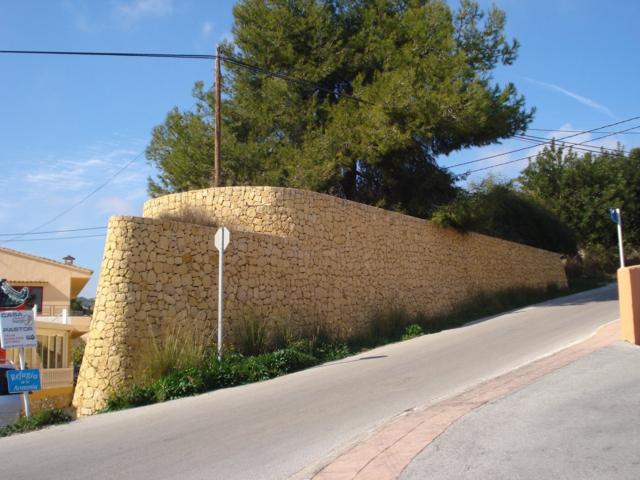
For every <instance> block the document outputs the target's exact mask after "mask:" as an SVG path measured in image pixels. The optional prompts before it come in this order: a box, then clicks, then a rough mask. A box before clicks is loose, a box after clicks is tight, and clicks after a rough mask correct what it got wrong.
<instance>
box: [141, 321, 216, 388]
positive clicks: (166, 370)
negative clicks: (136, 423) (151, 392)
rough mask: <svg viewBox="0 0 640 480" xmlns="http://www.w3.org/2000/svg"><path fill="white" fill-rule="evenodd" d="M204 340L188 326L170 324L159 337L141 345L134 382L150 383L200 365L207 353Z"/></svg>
mask: <svg viewBox="0 0 640 480" xmlns="http://www.w3.org/2000/svg"><path fill="white" fill-rule="evenodd" d="M203 337H204V336H203V335H202V332H200V331H199V330H197V329H194V328H193V325H191V324H172V325H171V326H170V327H169V328H168V329H167V330H166V331H165V332H164V333H163V334H161V335H160V336H159V337H154V338H153V339H152V340H150V341H149V342H147V343H145V344H144V346H143V347H142V349H141V350H140V354H139V357H138V361H137V365H138V368H137V370H136V371H134V373H133V378H134V381H135V382H136V383H139V384H146V383H151V382H154V381H155V380H157V379H159V378H162V377H164V376H166V375H169V374H170V373H173V372H177V371H181V370H185V369H188V368H192V367H198V366H200V365H201V364H202V362H203V361H204V359H205V358H206V356H207V354H208V352H209V348H208V347H207V346H206V345H204V341H203Z"/></svg>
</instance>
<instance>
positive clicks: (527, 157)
mask: <svg viewBox="0 0 640 480" xmlns="http://www.w3.org/2000/svg"><path fill="white" fill-rule="evenodd" d="M631 128H640V125H639V126H635V127H631ZM624 132H625V130H621V131H620V132H614V133H611V134H609V136H611V135H617V134H619V133H624ZM600 138H603V137H600ZM533 146H535V145H533ZM535 156H536V155H528V156H526V157H520V158H516V159H515V160H509V161H508V162H502V163H496V164H495V165H490V166H488V167H482V168H477V169H475V170H469V171H468V172H465V174H470V173H476V172H482V171H484V170H491V169H492V168H496V167H500V166H502V165H509V164H511V163H516V162H522V161H524V160H530V159H531V158H533V157H535ZM625 158H626V157H625Z"/></svg>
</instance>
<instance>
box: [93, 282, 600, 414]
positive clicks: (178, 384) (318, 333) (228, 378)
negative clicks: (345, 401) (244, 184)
mask: <svg viewBox="0 0 640 480" xmlns="http://www.w3.org/2000/svg"><path fill="white" fill-rule="evenodd" d="M602 284H603V282H602V281H600V280H597V279H584V278H581V279H580V280H579V282H577V283H573V284H570V286H569V288H568V289H564V290H561V289H559V288H557V287H555V286H549V287H548V288H546V289H542V290H536V289H531V288H517V289H509V290H505V291H502V292H498V293H495V294H480V295H476V296H474V297H472V298H469V299H468V300H467V301H465V302H463V303H462V304H460V305H458V306H457V307H456V308H455V309H454V310H453V311H451V312H449V313H448V314H446V315H440V316H427V315H424V314H420V313H418V314H416V315H410V314H408V313H407V312H406V311H404V310H403V309H397V308H392V309H389V310H387V311H384V312H379V313H377V314H375V315H373V316H372V317H371V322H370V329H369V331H368V332H367V334H365V335H360V336H357V337H353V338H350V339H347V340H346V341H342V340H337V339H332V338H331V336H330V335H328V333H327V331H326V329H324V328H323V327H322V326H321V325H320V324H318V325H314V326H313V327H312V328H310V330H309V331H308V332H306V333H305V335H304V336H302V337H300V338H296V337H295V336H293V335H291V334H290V332H282V331H277V330H276V336H277V338H275V341H277V344H276V349H275V350H273V351H270V352H262V353H257V354H256V353H255V352H256V351H259V350H260V349H265V348H269V347H268V346H267V345H268V342H267V340H266V339H265V333H264V332H263V331H262V330H263V326H261V325H259V324H258V320H257V319H255V318H253V317H248V318H250V320H247V322H246V328H245V334H246V335H247V338H245V340H244V343H245V345H248V346H249V347H250V351H251V352H252V353H253V354H250V355H243V354H242V353H238V352H228V353H226V354H225V355H224V356H223V357H222V359H220V360H218V358H217V355H216V352H215V351H213V350H207V351H204V353H203V355H202V356H200V357H199V360H197V361H194V358H196V357H191V359H190V362H189V365H188V366H185V364H184V363H182V364H177V363H175V362H174V367H169V366H168V365H167V364H165V363H163V365H164V366H165V370H163V372H162V374H161V375H160V377H158V378H155V379H149V380H148V381H147V382H144V383H136V384H134V385H131V386H129V387H126V388H123V389H121V390H119V391H117V392H114V393H113V394H112V395H111V397H110V398H109V400H108V402H107V406H106V407H105V408H104V409H103V410H102V412H109V411H116V410H122V409H125V408H131V407H139V406H143V405H149V404H152V403H157V402H163V401H166V400H172V399H176V398H181V397H186V396H191V395H197V394H200V393H204V392H208V391H213V390H217V389H220V388H227V387H234V386H238V385H244V384H247V383H253V382H259V381H262V380H268V379H270V378H275V377H278V376H280V375H286V374H288V373H293V372H297V371H300V370H304V369H306V368H309V367H313V366H316V365H319V364H321V363H324V362H328V361H334V360H339V359H341V358H344V357H347V356H349V355H353V354H357V353H359V352H362V351H364V350H368V349H371V348H375V347H378V346H381V345H384V344H387V343H391V342H397V341H400V340H408V339H411V338H415V337H418V336H420V335H423V334H427V333H435V332H439V331H441V330H445V329H449V328H455V327H459V326H461V325H464V324H465V323H467V322H470V321H473V320H477V319H479V318H483V317H486V316H489V315H495V314H499V313H502V312H505V311H508V310H512V309H515V308H520V307H523V306H526V305H531V304H533V303H538V302H542V301H545V300H549V299H552V298H556V297H559V296H563V295H568V294H571V293H577V292H579V291H583V290H588V289H590V288H595V287H598V286H601V285H602ZM183 339H188V336H186V337H183ZM271 345H274V339H273V338H272V342H271ZM154 348H157V349H160V350H161V349H162V348H163V347H162V344H158V345H157V346H156V347H154ZM167 349H168V350H170V351H173V352H175V351H176V346H175V341H174V340H172V341H171V344H170V345H169V346H168V347H167ZM160 357H161V358H165V355H164V354H161V355H160Z"/></svg>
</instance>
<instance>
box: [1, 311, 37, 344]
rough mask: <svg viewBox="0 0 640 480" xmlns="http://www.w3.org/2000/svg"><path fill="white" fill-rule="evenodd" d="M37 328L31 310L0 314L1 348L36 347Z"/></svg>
mask: <svg viewBox="0 0 640 480" xmlns="http://www.w3.org/2000/svg"><path fill="white" fill-rule="evenodd" d="M37 345H38V340H37V339H36V326H35V322H34V321H33V312H32V311H31V310H10V311H5V312H0V347H2V348H21V347H24V348H28V347H36V346H37Z"/></svg>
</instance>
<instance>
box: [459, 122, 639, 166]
mask: <svg viewBox="0 0 640 480" xmlns="http://www.w3.org/2000/svg"><path fill="white" fill-rule="evenodd" d="M639 118H640V116H636V117H631V118H628V119H626V120H621V121H619V122H615V123H610V124H608V125H604V126H602V127H598V128H592V129H591V130H583V131H581V132H579V133H574V134H572V135H567V136H565V137H560V138H558V139H555V141H556V142H560V141H562V140H565V139H567V138H572V137H577V136H579V135H583V134H585V133H593V132H594V131H596V130H602V129H603V128H608V127H613V126H615V125H620V124H622V123H628V122H631V121H633V120H637V119H639ZM636 128H638V127H633V128H632V129H629V130H635V129H636ZM625 131H626V130H625ZM619 133H621V132H615V133H610V134H608V135H605V136H603V137H599V138H597V139H596V138H594V139H591V140H588V141H590V142H593V141H595V140H599V139H600V138H605V137H607V136H609V137H610V136H611V135H618V134H619ZM551 142H552V140H549V141H546V142H541V143H538V144H537V145H531V146H529V147H522V148H516V149H515V150H510V151H508V152H504V153H497V154H495V155H489V156H487V157H482V158H476V159H475V160H469V161H467V162H460V163H456V164H454V165H449V166H447V168H455V167H461V166H463V165H470V164H472V163H478V162H484V161H485V160H491V159H493V158H498V157H503V156H505V155H510V154H512V153H516V152H522V151H524V150H529V149H531V148H535V147H538V146H541V145H547V144H549V143H551ZM524 158H526V157H524Z"/></svg>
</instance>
